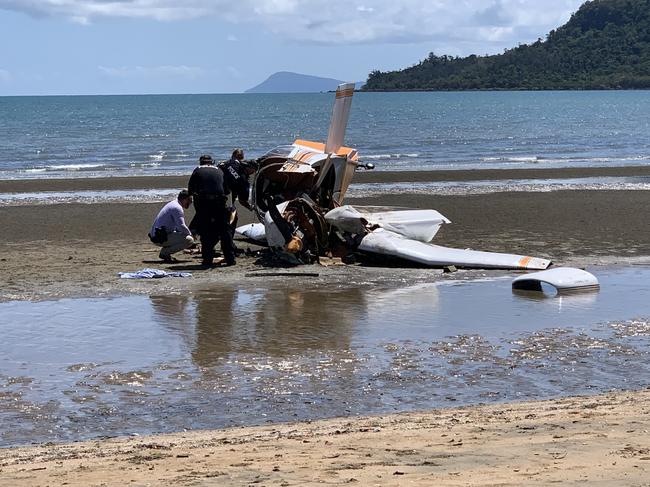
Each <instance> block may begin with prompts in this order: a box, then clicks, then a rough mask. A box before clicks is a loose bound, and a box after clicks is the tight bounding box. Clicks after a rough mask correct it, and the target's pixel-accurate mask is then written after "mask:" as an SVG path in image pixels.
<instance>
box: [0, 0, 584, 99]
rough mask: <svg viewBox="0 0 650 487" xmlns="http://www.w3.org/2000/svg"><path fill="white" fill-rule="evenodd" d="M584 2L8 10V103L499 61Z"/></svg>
mask: <svg viewBox="0 0 650 487" xmlns="http://www.w3.org/2000/svg"><path fill="white" fill-rule="evenodd" d="M581 3H582V1H580V0H545V1H544V2H540V1H538V0H454V1H450V0H375V1H370V0H359V1H356V0H347V1H341V0H231V1H223V0H0V95H51V94H65V95H70V94H124V93H135V94H140V93H238V92H242V91H244V90H246V89H248V88H251V87H252V86H254V85H256V84H258V83H260V82H262V81H264V80H265V79H266V78H267V77H268V76H270V75H271V74H273V73H275V72H277V71H294V72H298V73H303V74H311V75H315V76H324V77H331V78H337V79H341V80H344V81H362V80H365V79H366V77H367V74H368V73H369V72H370V71H371V70H373V69H380V70H382V71H384V70H389V69H400V68H404V67H407V66H409V65H412V64H415V63H417V62H418V61H420V60H421V59H423V58H425V57H426V56H427V54H428V53H429V52H431V51H433V52H435V53H436V54H439V55H442V54H450V55H460V56H464V55H468V54H493V53H498V52H502V51H503V49H505V48H509V47H514V46H516V45H517V44H520V43H528V42H531V41H534V40H536V39H537V38H538V37H542V38H543V37H544V36H545V35H546V33H547V32H548V31H549V30H551V29H553V28H555V27H558V26H559V25H561V24H563V23H564V22H566V21H567V20H568V19H569V17H570V15H571V13H573V12H575V10H577V8H578V7H579V6H580V4H581Z"/></svg>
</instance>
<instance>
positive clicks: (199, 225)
mask: <svg viewBox="0 0 650 487" xmlns="http://www.w3.org/2000/svg"><path fill="white" fill-rule="evenodd" d="M194 208H195V209H196V217H195V218H194V220H193V221H192V225H195V226H196V229H197V230H198V232H199V235H200V236H201V256H202V258H203V263H204V264H209V263H212V259H213V258H214V246H215V245H216V244H217V242H219V241H221V252H222V253H223V256H224V258H225V259H226V262H227V263H232V262H234V261H235V249H234V245H233V242H232V234H231V232H230V225H229V224H228V211H227V208H226V205H225V200H224V199H200V200H195V202H194Z"/></svg>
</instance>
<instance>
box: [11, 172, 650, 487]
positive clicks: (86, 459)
mask: <svg viewBox="0 0 650 487" xmlns="http://www.w3.org/2000/svg"><path fill="white" fill-rule="evenodd" d="M447 173H450V174H447ZM451 173H453V174H451ZM647 175H650V170H648V168H644V167H641V168H602V169H601V168H590V169H571V170H564V169H557V170H551V169H539V170H537V169H535V170H525V171H524V172H522V171H518V170H507V171H505V170H504V171H498V170H497V171H447V172H444V173H443V172H436V173H379V172H376V173H362V174H360V175H359V176H360V177H359V178H358V180H355V182H367V183H372V182H392V181H404V182H409V181H413V182H421V181H433V180H436V181H446V180H452V179H453V180H456V181H462V180H485V179H489V180H508V179H513V178H524V177H527V178H567V177H572V178H575V177H590V176H647ZM185 181H186V178H180V177H165V178H155V179H154V178H105V179H95V180H91V179H70V180H30V181H0V192H34V191H77V190H87V189H94V190H100V189H146V188H161V187H169V188H180V187H182V186H183V185H184V184H185ZM647 201H648V194H647V192H645V191H582V190H571V191H553V192H511V193H491V194H483V195H469V196H459V195H452V196H441V195H436V194H431V195H422V194H386V195H382V196H380V197H372V198H364V199H358V200H352V199H351V200H348V201H347V203H350V204H355V203H356V204H368V205H396V206H405V207H414V208H435V209H437V210H438V211H440V212H441V213H443V214H444V215H445V216H447V217H448V218H449V219H451V220H452V222H453V224H452V225H447V226H445V227H444V228H443V229H442V230H441V232H440V233H439V235H438V236H437V237H436V242H437V243H440V244H442V245H447V246H452V247H459V248H474V249H480V250H492V251H503V252H513V253H521V254H525V255H533V256H539V257H545V258H550V259H551V260H553V262H554V263H556V264H560V265H574V266H585V265H589V266H594V265H612V264H624V265H631V264H648V263H650V227H649V226H648V225H647V216H646V215H645V211H644V209H645V208H646V206H647ZM160 207H161V204H160V203H126V202H124V203H113V204H108V203H101V204H85V203H70V204H56V205H32V206H29V205H27V206H6V207H3V208H2V210H1V211H0V225H1V226H2V228H3V229H4V232H5V236H4V238H3V239H2V242H0V267H1V268H2V286H1V290H0V301H8V300H16V299H18V300H47V299H56V298H61V297H86V296H119V295H128V294H149V293H151V292H152V290H155V291H156V292H157V293H165V292H170V293H171V292H183V291H191V290H193V289H196V288H198V287H201V286H203V287H205V286H206V285H209V284H210V283H215V282H241V281H242V280H246V279H248V278H247V277H246V276H247V274H249V273H251V272H259V271H263V270H264V268H262V267H261V266H260V261H259V257H258V256H257V255H255V251H256V250H257V248H256V247H254V246H253V247H250V248H251V251H252V254H251V255H247V256H242V257H241V258H239V260H238V265H237V266H236V267H233V268H227V269H220V268H215V269H210V270H202V269H200V267H199V265H198V264H199V262H200V261H199V260H197V259H195V258H194V257H193V256H191V255H181V256H180V259H181V262H179V263H176V264H169V265H161V264H160V262H159V261H158V259H157V249H156V248H155V247H154V246H153V245H152V244H150V243H149V241H148V239H147V231H148V229H149V226H150V224H151V221H152V219H153V217H154V216H155V214H156V213H157V211H158V209H159V208H160ZM191 215H192V211H191V210H190V211H189V212H188V218H189V217H191ZM250 221H253V219H252V215H251V214H250V213H246V212H243V213H242V214H241V215H240V222H242V223H247V222H250ZM239 245H240V247H242V248H247V247H249V245H248V244H245V243H240V244H239ZM143 267H157V268H161V269H172V270H189V271H192V272H193V278H192V279H178V280H158V281H157V282H142V281H135V282H134V281H124V280H120V279H118V278H117V273H118V272H120V271H134V270H138V269H141V268H143ZM301 270H311V271H313V272H316V273H318V274H319V276H320V277H319V280H320V282H326V283H327V282H332V283H335V282H339V281H341V280H350V279H351V278H363V279H364V280H365V281H373V280H375V281H377V282H384V281H386V280H391V279H393V280H395V281H399V282H416V281H418V280H420V281H430V280H432V279H436V278H438V276H440V272H439V271H435V270H429V269H403V268H391V269H389V270H386V269H381V268H376V267H360V266H349V267H347V266H329V267H325V266H318V265H314V266H309V267H308V268H307V269H301ZM305 282H308V281H307V280H305ZM649 406H650V394H649V392H648V391H647V390H645V391H637V392H618V393H612V394H606V395H600V396H592V397H578V398H566V399H557V400H553V401H539V402H526V403H517V404H497V405H489V406H476V407H468V408H460V409H446V410H436V411H426V412H422V413H412V414H398V415H391V416H382V417H365V418H356V417H355V418H340V419H333V420H324V421H314V422H311V423H300V424H299V423H296V424H281V425H274V426H266V427H252V428H238V429H227V430H218V431H204V432H191V433H190V432H184V433H178V434H174V435H164V436H155V437H134V438H126V439H108V440H98V441H91V442H84V443H75V444H68V445H39V446H33V447H26V448H10V449H2V450H0V486H21V485H25V486H26V485H30V486H34V485H72V486H74V485H79V486H82V485H83V486H87V485H311V484H325V485H339V484H355V483H356V484H358V485H422V486H425V485H528V484H534V483H535V484H538V485H549V484H554V483H557V484H562V485H573V484H579V483H585V482H587V483H589V484H590V485H608V486H609V485H626V486H629V485H638V486H641V485H650V484H649V483H648V480H647V479H648V478H649V475H648V469H649V468H650V442H649V441H648V429H649V427H650V424H649V417H648V413H649V411H650V409H649Z"/></svg>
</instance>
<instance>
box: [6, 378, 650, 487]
mask: <svg viewBox="0 0 650 487" xmlns="http://www.w3.org/2000/svg"><path fill="white" fill-rule="evenodd" d="M649 428H650V392H649V391H647V390H646V391H641V392H635V393H628V392H621V393H617V394H605V395H600V396H593V397H577V398H566V399H558V400H554V401H540V402H525V403H518V404H497V405H490V406H476V407H471V408H458V409H446V410H438V411H428V412H423V413H411V414H397V415H391V416H381V417H367V418H341V419H334V420H325V421H315V422H312V423H302V424H281V425H275V426H268V427H257V428H241V429H227V430H219V431H205V432H193V433H179V434H173V435H164V436H152V437H135V438H128V439H113V440H102V441H91V442H84V443H75V444H69V445H44V446H37V447H28V448H17V449H8V450H0V486H6V487H16V486H45V485H50V486H52V485H68V486H80V487H81V486H84V487H86V486H100V485H137V486H149V485H150V486H176V485H196V486H199V485H200V486H208V485H215V486H216V485H219V486H221V485H283V486H290V485H348V484H352V485H377V486H379V485H381V486H386V485H389V486H390V485H395V486H402V485H416V486H430V485H448V486H460V485H492V486H495V485H499V486H518V485H555V484H557V485H585V484H588V485H602V486H639V487H640V486H647V485H648V477H649V475H650V442H648V429H649Z"/></svg>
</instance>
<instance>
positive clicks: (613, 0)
mask: <svg viewBox="0 0 650 487" xmlns="http://www.w3.org/2000/svg"><path fill="white" fill-rule="evenodd" d="M631 88H650V0H592V1H589V2H586V3H585V4H583V5H582V6H581V7H580V9H579V10H578V11H577V12H576V13H575V14H573V15H572V16H571V19H570V20H569V21H568V22H567V23H566V24H565V25H563V26H562V27H560V28H558V29H557V30H554V31H551V32H550V33H549V34H548V35H547V36H546V40H544V41H543V40H541V39H538V40H537V42H535V43H533V44H530V45H520V46H518V47H515V48H513V49H509V50H506V51H505V52H504V53H503V54H498V55H492V56H475V55H471V56H468V57H465V58H459V57H450V56H436V55H434V54H433V53H431V54H429V56H428V57H427V58H426V59H425V60H424V61H421V62H420V63H418V64H417V65H415V66H412V67H410V68H406V69H403V70H401V71H390V72H384V73H382V72H380V71H373V72H372V73H370V75H369V77H368V82H367V83H366V85H365V87H364V88H363V89H364V90H369V91H383V90H388V91H392V90H395V91H406V90H490V89H496V90H552V89H631Z"/></svg>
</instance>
